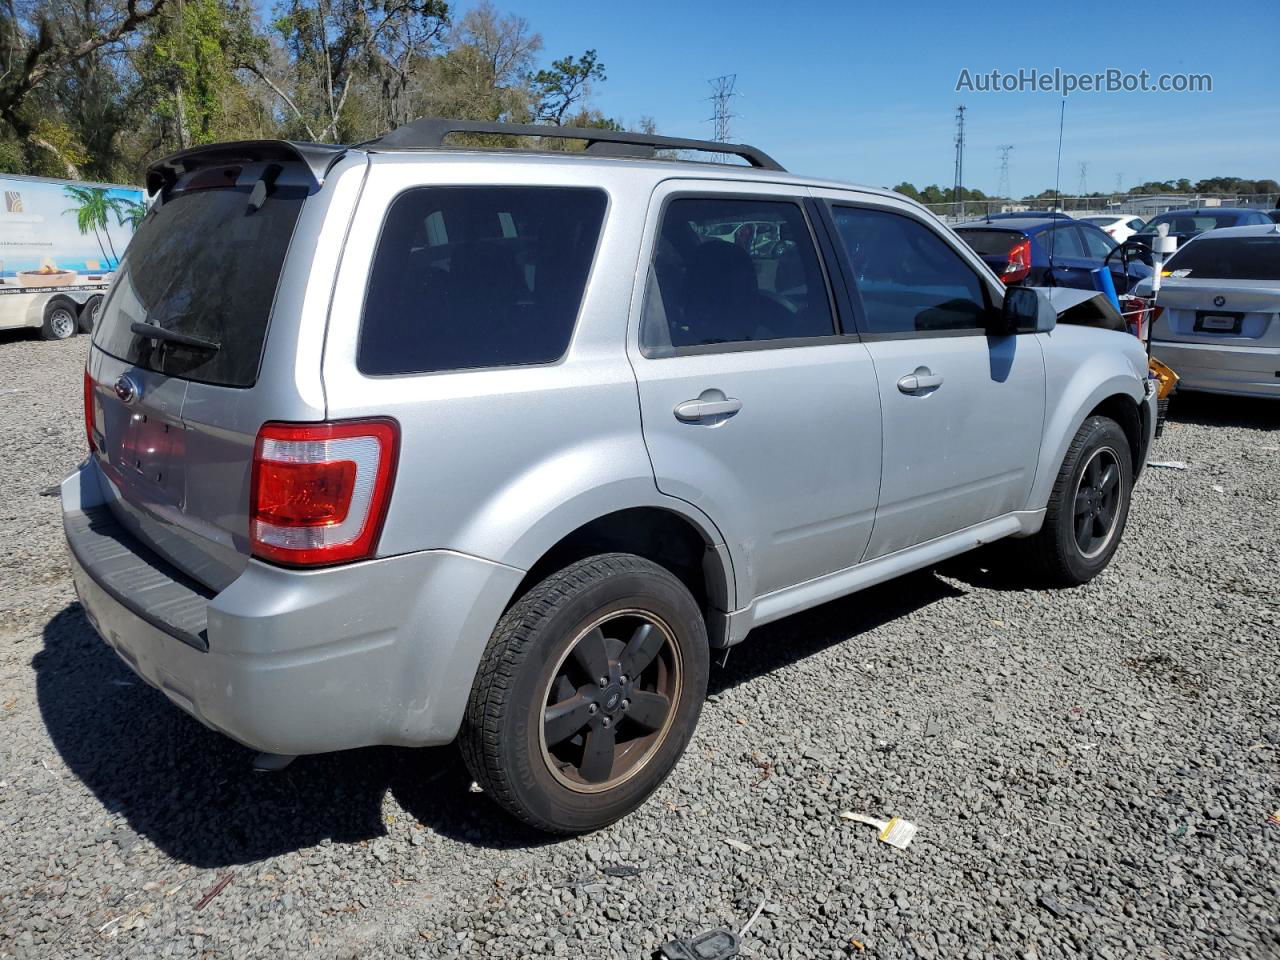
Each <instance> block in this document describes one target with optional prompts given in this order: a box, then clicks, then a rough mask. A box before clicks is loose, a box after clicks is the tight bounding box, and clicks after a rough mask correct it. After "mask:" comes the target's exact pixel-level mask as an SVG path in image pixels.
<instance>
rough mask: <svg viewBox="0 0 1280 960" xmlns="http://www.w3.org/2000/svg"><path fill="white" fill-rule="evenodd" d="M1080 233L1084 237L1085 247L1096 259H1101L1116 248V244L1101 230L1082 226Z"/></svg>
mask: <svg viewBox="0 0 1280 960" xmlns="http://www.w3.org/2000/svg"><path fill="white" fill-rule="evenodd" d="M1080 235H1081V236H1082V237H1084V248H1085V250H1086V251H1087V252H1088V255H1089V256H1090V257H1093V258H1094V259H1096V260H1101V259H1102V258H1103V257H1105V256H1106V255H1107V254H1109V253H1110V252H1111V251H1112V249H1114V248H1115V244H1114V243H1112V242H1111V240H1110V239H1109V238H1108V237H1107V235H1106V234H1105V233H1103V232H1102V231H1101V230H1089V229H1086V228H1085V227H1081V228H1080Z"/></svg>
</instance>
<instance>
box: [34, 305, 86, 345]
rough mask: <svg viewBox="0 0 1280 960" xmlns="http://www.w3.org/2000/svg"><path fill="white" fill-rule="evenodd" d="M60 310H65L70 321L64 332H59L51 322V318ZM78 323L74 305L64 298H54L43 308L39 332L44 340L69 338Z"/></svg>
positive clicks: (73, 333) (74, 331)
mask: <svg viewBox="0 0 1280 960" xmlns="http://www.w3.org/2000/svg"><path fill="white" fill-rule="evenodd" d="M60 310H61V311H65V312H66V314H67V316H68V317H69V318H70V321H71V322H70V324H69V329H68V330H67V332H66V333H59V332H58V330H57V329H56V328H55V327H54V324H53V318H54V316H55V315H56V314H57V313H58V311H60ZM78 324H79V318H78V315H77V311H76V308H75V305H74V304H72V303H70V302H68V301H66V300H54V301H52V302H51V303H49V304H48V305H46V306H45V308H44V323H43V324H42V325H41V327H40V334H41V335H42V336H43V337H44V338H45V339H46V340H69V339H71V338H72V337H73V336H75V334H76V330H77V329H78Z"/></svg>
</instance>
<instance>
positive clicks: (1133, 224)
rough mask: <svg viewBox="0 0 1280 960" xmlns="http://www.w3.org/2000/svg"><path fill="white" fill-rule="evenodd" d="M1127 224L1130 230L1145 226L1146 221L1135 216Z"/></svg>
mask: <svg viewBox="0 0 1280 960" xmlns="http://www.w3.org/2000/svg"><path fill="white" fill-rule="evenodd" d="M1127 226H1128V227H1129V229H1130V230H1141V229H1142V228H1143V227H1145V226H1146V223H1145V222H1143V221H1142V220H1139V219H1137V218H1136V217H1135V218H1134V219H1132V220H1130V221H1129V223H1128V224H1127Z"/></svg>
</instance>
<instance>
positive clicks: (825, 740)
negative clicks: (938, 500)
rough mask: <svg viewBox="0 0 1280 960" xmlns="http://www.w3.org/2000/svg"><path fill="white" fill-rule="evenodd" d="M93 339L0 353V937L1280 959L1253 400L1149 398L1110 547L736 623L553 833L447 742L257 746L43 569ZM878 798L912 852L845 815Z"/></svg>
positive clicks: (1273, 486) (1264, 468)
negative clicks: (728, 931) (632, 808)
mask: <svg viewBox="0 0 1280 960" xmlns="http://www.w3.org/2000/svg"><path fill="white" fill-rule="evenodd" d="M86 347H87V344H86V342H85V338H83V337H79V338H76V339H75V340H74V341H72V342H68V343H61V344H51V343H43V342H40V341H38V340H35V339H29V338H26V337H16V336H12V335H10V336H7V337H6V336H0V438H2V442H3V447H4V456H3V457H0V484H2V485H3V489H4V491H5V501H4V504H3V506H0V538H3V540H4V543H5V546H6V551H5V553H4V555H3V557H2V558H0V564H3V571H4V575H3V591H0V957H14V956H16V957H79V956H126V955H128V956H139V957H140V956H147V957H152V956H184V957H185V956H200V957H206V956H207V957H236V958H238V957H248V956H257V955H264V954H268V953H275V952H278V951H284V950H288V951H290V952H291V953H294V954H299V953H303V954H305V955H308V956H320V957H325V956H328V957H355V956H361V957H382V956H416V957H455V956H490V957H526V956H531V955H541V954H549V955H552V956H565V957H575V958H578V957H590V958H596V957H623V958H640V957H647V956H649V955H650V954H651V953H652V951H653V950H654V949H655V948H656V947H657V945H658V944H659V943H660V942H662V941H663V940H664V939H666V938H668V937H669V936H671V935H688V934H691V933H693V932H696V931H698V930H702V929H706V928H710V927H716V926H728V925H732V926H735V927H737V926H740V925H741V924H742V923H743V922H744V921H745V920H746V919H747V917H748V916H749V915H750V914H751V913H752V911H753V910H754V909H755V907H756V906H757V904H759V903H760V901H761V900H762V899H764V900H765V902H766V906H765V908H764V912H763V914H762V915H761V917H760V919H759V920H758V921H757V922H756V924H755V925H754V926H753V927H752V928H751V931H750V933H749V934H748V936H747V937H746V939H745V941H744V947H743V952H744V954H745V955H747V956H755V957H779V958H782V957H794V958H804V960H809V958H825V957H831V958H837V957H880V958H914V957H920V958H927V957H947V958H952V957H959V958H970V957H972V958H986V957H1000V958H1005V957H1009V958H1013V957H1017V958H1032V957H1041V958H1048V957H1066V956H1071V957H1077V956H1088V957H1099V958H1108V957H1115V958H1131V957H1141V958H1163V957H1204V958H1219V957H1250V958H1253V957H1271V958H1274V957H1280V910H1278V906H1277V905H1278V904H1280V878H1278V873H1277V870H1276V863H1277V852H1278V851H1280V826H1276V825H1271V824H1268V823H1267V822H1266V820H1267V816H1268V814H1269V813H1271V812H1272V811H1273V810H1276V809H1277V808H1280V778H1278V777H1277V772H1278V762H1277V761H1278V760H1280V756H1278V752H1280V711H1278V710H1277V708H1276V705H1277V701H1278V699H1280V679H1278V673H1280V671H1278V669H1277V664H1278V663H1280V605H1278V603H1277V597H1278V594H1277V588H1278V587H1280V429H1278V428H1280V406H1275V405H1273V406H1267V405H1265V404H1262V403H1250V402H1246V401H1235V400H1214V399H1212V398H1194V397H1186V398H1179V399H1178V400H1176V401H1175V406H1174V417H1175V420H1174V422H1172V423H1171V424H1170V425H1169V427H1168V429H1167V431H1166V433H1165V435H1164V437H1163V438H1162V439H1161V440H1160V441H1158V444H1157V447H1156V449H1155V452H1154V459H1156V460H1180V461H1185V462H1186V464H1187V465H1188V467H1189V468H1188V469H1187V470H1185V471H1178V470H1169V469H1151V470H1149V471H1148V472H1147V474H1146V475H1145V476H1144V477H1143V478H1142V480H1141V483H1140V485H1139V487H1138V490H1137V492H1136V495H1135V501H1134V505H1133V512H1132V516H1131V517H1130V521H1129V529H1128V532H1127V534H1126V536H1125V541H1124V545H1123V546H1122V548H1121V550H1120V552H1119V554H1118V555H1117V557H1116V560H1115V562H1114V563H1113V564H1112V565H1111V567H1110V569H1109V570H1108V571H1107V572H1106V573H1105V574H1104V575H1103V576H1101V577H1100V578H1099V579H1098V580H1097V581H1095V582H1094V583H1092V584H1090V585H1089V586H1087V587H1085V588H1083V589H1078V590H1070V591H1062V592H1028V591H1024V590H1020V589H1018V588H1017V587H1016V586H1014V585H1011V584H1009V583H1008V582H1005V581H1002V580H1001V579H1000V578H999V577H998V576H996V575H994V574H992V573H989V572H987V571H986V570H984V568H983V566H982V564H981V559H980V558H979V559H977V560H974V559H968V560H962V561H960V562H954V563H952V564H949V565H947V566H946V567H944V568H943V569H940V570H938V571H934V572H930V573H923V574H918V575H915V576H912V577H909V578H907V579H904V580H901V581H898V582H896V583H892V584H887V585H885V586H883V587H880V588H877V589H875V590H872V591H869V592H866V593H863V594H860V595H858V596H856V597H853V598H850V599H847V600H843V601H840V602H837V603H834V604H830V605H828V606H825V607H822V608H820V609H818V610H815V611H812V612H811V613H808V614H805V615H802V616H798V617H794V618H792V619H789V620H786V621H784V622H780V623H777V624H774V625H771V626H769V627H768V628H765V629H762V630H760V631H758V633H757V634H756V635H755V636H753V637H752V638H751V640H750V641H748V643H747V644H746V645H745V646H743V647H741V648H738V649H736V650H734V651H733V653H732V655H731V656H730V658H729V662H728V666H727V667H726V668H724V669H718V670H716V671H714V672H713V676H712V687H713V690H712V695H711V699H710V702H709V703H708V705H707V707H706V709H705V710H704V712H703V715H702V722H701V725H700V727H699V730H698V733H697V736H696V737H695V739H694V742H693V745H692V747H691V749H690V751H689V753H688V755H687V756H686V757H685V759H684V760H683V761H682V762H681V763H680V765H679V767H678V769H677V770H676V772H675V773H674V774H673V776H672V777H671V778H670V780H669V781H668V782H667V783H666V785H665V786H664V787H663V788H662V789H661V790H660V791H659V792H658V793H657V794H656V795H655V796H654V798H653V799H652V800H651V801H650V802H649V803H648V804H647V805H646V806H645V807H644V808H643V809H642V810H641V811H640V812H639V813H638V814H636V815H634V816H632V817H630V818H629V819H628V820H626V821H625V822H623V823H620V824H617V825H615V826H614V827H611V828H609V829H607V830H604V831H602V832H600V833H598V834H596V835H593V836H590V837H586V838H581V839H576V840H569V841H557V842H548V841H547V840H546V839H544V838H542V837H539V836H536V835H532V834H530V833H528V832H526V831H525V830H523V829H522V828H520V827H518V826H517V825H515V824H514V823H513V822H512V821H510V820H508V819H506V818H505V817H504V816H503V815H502V814H501V813H499V812H498V811H497V810H496V809H495V808H494V807H493V806H492V805H491V804H490V802H489V801H488V800H487V799H486V798H485V797H484V796H481V795H476V794H473V793H470V792H469V789H468V787H469V778H468V777H467V775H466V772H465V770H464V768H463V767H462V764H461V762H460V761H459V759H458V757H457V755H456V752H455V751H454V750H453V749H451V748H441V749H431V750H419V751H411V750H396V749H372V750H360V751H354V752H351V753H347V754H341V755H332V756H324V757H311V758H303V759H301V760H299V761H297V762H296V763H295V764H294V765H293V766H292V767H290V768H289V769H288V770H287V771H285V772H284V773H281V774H274V775H254V774H252V773H251V772H250V771H249V760H250V755H249V753H248V752H247V751H246V750H244V749H242V748H240V747H238V746H236V745H234V744H232V743H230V742H229V741H227V740H225V739H223V738H222V737H220V736H218V735H216V734H214V733H211V732H209V731H207V730H205V729H204V728H203V727H201V726H199V725H198V724H197V723H196V722H195V721H193V720H190V719H188V718H187V717H186V716H185V715H183V714H182V713H180V712H179V711H178V710H177V709H176V708H174V707H171V706H170V705H169V704H168V702H167V701H166V700H165V699H164V698H163V697H162V696H161V695H160V694H158V693H156V692H155V691H153V690H151V689H150V688H148V687H146V686H143V685H141V684H139V683H138V682H136V681H135V680H134V679H133V677H132V675H131V674H130V673H129V671H128V670H127V669H126V668H125V667H124V666H123V664H122V663H120V662H119V661H118V660H117V658H116V657H115V656H114V654H112V653H110V652H108V650H107V648H106V647H105V646H104V645H103V644H102V643H101V642H100V641H99V640H98V639H97V638H96V637H95V636H94V634H93V632H92V630H91V629H90V628H89V626H88V625H87V624H86V622H85V619H84V617H83V615H82V614H81V612H80V609H79V607H78V606H77V604H76V601H75V597H74V594H73V592H72V589H71V585H70V580H69V577H68V576H67V572H66V565H65V559H64V548H63V545H62V542H61V541H62V536H61V529H60V526H59V522H58V507H57V501H56V500H55V499H53V498H52V497H47V496H44V495H42V491H43V490H44V489H45V488H47V487H48V486H49V485H50V484H53V483H55V482H57V481H58V480H59V479H60V478H61V477H62V476H63V475H64V474H65V473H66V472H68V471H69V470H70V469H71V468H72V467H74V466H75V464H76V462H77V461H78V460H79V459H80V457H81V451H82V449H83V447H84V438H83V433H82V430H81V423H80V404H81V400H80V379H79V378H80V368H81V364H82V362H83V357H84V351H85V349H86ZM842 810H854V811H859V812H867V813H872V814H897V815H901V816H903V817H906V818H908V819H910V820H912V821H914V822H915V823H916V824H918V825H919V828H920V832H919V834H918V836H917V838H916V840H915V841H914V843H912V845H911V846H910V847H909V848H908V849H907V850H896V849H893V848H891V847H889V846H887V845H884V844H880V843H878V842H877V841H876V839H875V835H874V831H873V830H871V829H870V828H867V827H864V826H860V825H857V824H852V823H848V822H846V821H844V820H842V819H840V818H839V817H838V813H839V812H840V811H842Z"/></svg>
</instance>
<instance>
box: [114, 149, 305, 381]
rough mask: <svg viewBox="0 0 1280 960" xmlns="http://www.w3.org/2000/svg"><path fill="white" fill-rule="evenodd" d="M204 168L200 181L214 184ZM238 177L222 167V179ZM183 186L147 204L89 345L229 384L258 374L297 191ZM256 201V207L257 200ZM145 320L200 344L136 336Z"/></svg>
mask: <svg viewBox="0 0 1280 960" xmlns="http://www.w3.org/2000/svg"><path fill="white" fill-rule="evenodd" d="M221 172H222V171H213V172H211V173H210V174H209V175H208V176H206V177H203V178H202V182H215V183H216V182H217V181H218V179H219V177H218V176H216V175H215V174H218V173H221ZM238 173H239V171H238V169H235V168H228V169H227V171H226V175H225V176H222V177H221V178H220V179H221V180H222V182H223V183H225V182H226V181H227V180H228V179H232V178H233V177H234V176H235V175H237V174H238ZM253 189H254V188H253V186H250V185H245V186H225V185H218V186H216V187H211V188H208V189H191V190H187V191H184V192H181V193H178V194H176V195H174V196H171V197H169V198H168V199H166V200H165V201H164V203H162V204H160V205H159V206H158V207H153V208H152V210H151V212H150V213H149V214H148V215H147V216H146V218H145V219H144V220H143V221H142V223H141V224H140V225H139V226H138V232H137V233H136V234H135V235H134V237H133V240H132V241H131V242H130V243H129V250H128V252H127V253H126V254H125V256H124V261H123V262H122V263H121V265H120V271H119V273H118V274H117V276H116V279H115V283H114V284H113V286H112V288H111V294H110V296H109V297H108V298H107V300H106V302H105V303H104V304H103V306H102V311H101V314H100V318H99V321H98V325H97V332H96V333H95V335H94V338H93V342H94V343H95V344H96V345H97V346H98V347H99V348H101V349H102V350H104V351H106V352H107V353H109V354H111V355H112V356H113V357H117V358H118V359H121V360H124V361H126V362H127V363H132V364H136V365H138V366H141V367H145V368H147V369H150V370H155V371H156V372H158V373H164V374H168V375H170V376H176V377H182V378H184V379H188V380H197V381H200V382H203V383H212V384H218V385H221V386H229V387H249V386H252V385H253V383H254V381H256V380H257V378H258V364H259V361H260V359H261V356H262V344H263V341H264V340H265V339H266V336H267V322H268V320H269V319H270V316H271V305H272V302H273V301H274V299H275V293H276V285H277V283H278V282H279V280H280V270H281V267H282V266H283V264H284V258H285V254H286V253H287V252H288V249H289V241H290V239H291V238H292V236H293V228H294V226H295V225H296V224H297V222H298V214H299V212H300V211H301V209H302V201H303V199H304V198H305V197H306V190H305V189H304V188H303V187H297V186H284V185H275V186H273V187H270V188H269V189H268V188H266V185H265V184H263V187H262V188H260V189H259V193H260V194H261V193H262V192H263V189H265V196H262V197H255V196H253ZM259 199H260V200H261V202H260V203H258V202H257V201H258V200H259ZM135 323H145V324H148V325H150V326H155V327H161V328H163V329H165V330H168V331H171V332H173V333H176V334H181V335H183V336H185V337H191V338H195V339H196V340H197V341H203V344H204V345H201V346H193V345H191V344H189V343H188V344H182V343H176V342H174V341H172V340H168V341H166V340H158V339H153V338H150V337H145V336H141V335H139V334H137V333H135V332H133V330H132V329H131V326H132V325H133V324H135Z"/></svg>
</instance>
